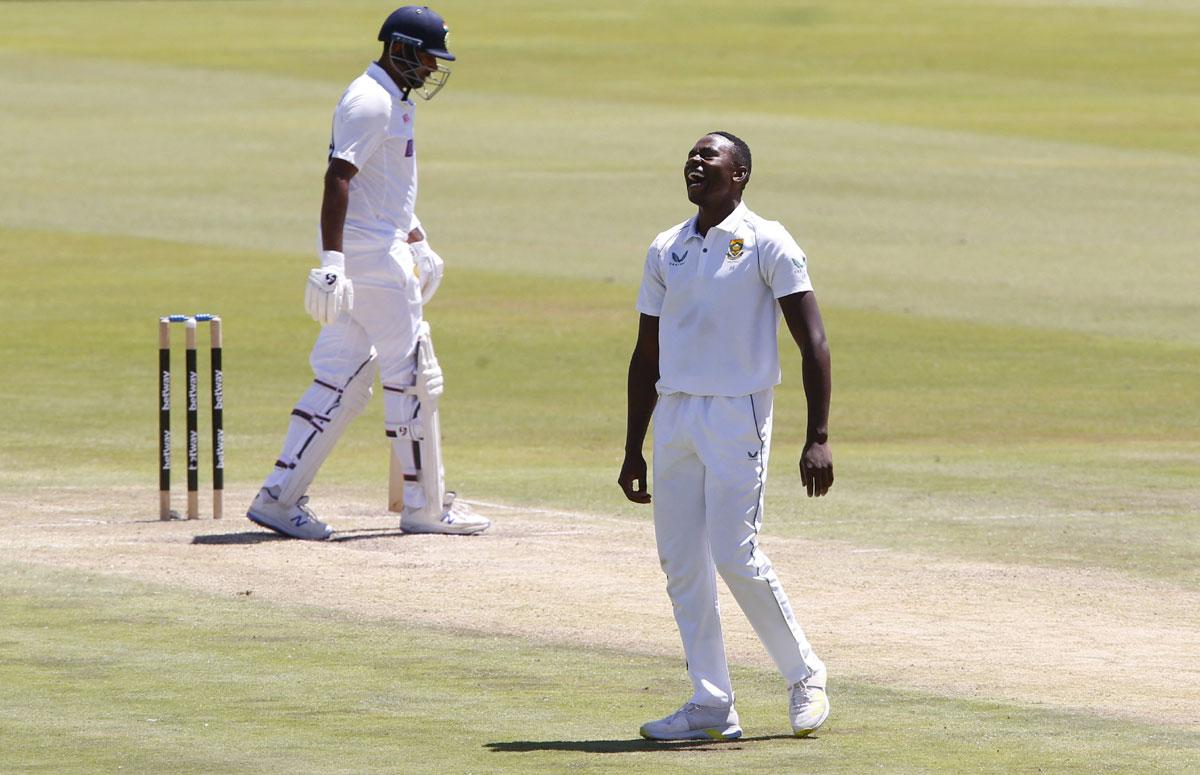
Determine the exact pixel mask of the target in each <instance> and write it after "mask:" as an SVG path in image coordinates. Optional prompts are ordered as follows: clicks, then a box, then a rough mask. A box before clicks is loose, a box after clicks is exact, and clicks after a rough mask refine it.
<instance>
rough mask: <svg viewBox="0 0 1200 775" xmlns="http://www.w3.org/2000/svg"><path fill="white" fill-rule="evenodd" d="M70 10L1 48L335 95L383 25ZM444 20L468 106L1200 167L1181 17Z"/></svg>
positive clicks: (970, 13) (745, 14) (925, 6)
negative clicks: (948, 133) (509, 103)
mask: <svg viewBox="0 0 1200 775" xmlns="http://www.w3.org/2000/svg"><path fill="white" fill-rule="evenodd" d="M63 8H65V9H69V13H70V14H71V18H72V19H73V20H75V22H76V23H77V24H79V25H81V26H82V25H86V27H87V29H88V30H89V35H88V36H87V37H86V38H84V39H79V38H78V36H75V35H73V33H72V32H71V30H70V29H69V28H68V27H67V26H64V25H61V24H60V25H55V24H50V23H47V21H48V20H47V10H46V8H45V7H44V6H41V4H38V3H29V2H25V3H6V4H5V12H6V19H5V21H6V25H5V27H6V29H5V30H4V31H3V32H2V33H0V47H3V48H7V49H9V50H13V51H17V52H21V53H35V52H36V53H52V54H55V55H61V53H62V52H68V51H69V52H72V53H73V54H75V55H77V56H80V57H82V58H84V59H86V60H88V61H96V60H99V59H105V60H116V61H123V62H131V63H138V64H146V65H150V66H163V65H176V64H182V65H185V66H188V67H192V68H197V69H215V70H233V71H240V72H255V73H269V74H272V75H283V76H301V77H305V78H309V79H315V80H330V79H333V80H339V79H334V78H333V75H332V74H333V73H338V72H348V71H352V70H353V69H354V68H357V67H359V58H357V57H355V55H354V54H353V53H352V52H354V51H355V50H360V49H361V50H368V49H369V48H371V47H370V46H368V45H367V44H368V43H370V39H369V38H368V39H364V36H363V34H362V31H363V30H372V29H375V28H376V27H377V26H378V24H379V21H380V19H379V17H380V12H379V6H378V4H377V3H374V2H372V1H371V0H357V1H356V2H342V3H339V4H338V12H337V13H336V14H329V13H328V12H327V10H326V8H325V7H324V6H323V4H321V3H318V2H299V3H297V2H290V3H281V2H256V3H232V4H230V3H224V4H220V5H218V6H216V10H214V7H213V6H212V4H209V3H171V4H169V5H163V4H144V3H115V2H111V3H104V4H103V5H98V4H94V3H90V4H89V3H59V4H56V9H63ZM439 8H440V9H441V11H442V12H443V14H444V15H445V16H446V17H447V19H448V21H449V22H450V25H451V27H452V29H453V34H454V41H455V43H454V45H455V47H456V48H455V50H456V51H458V53H459V55H460V57H461V62H460V63H459V64H458V65H457V66H456V71H455V76H454V78H455V81H454V83H455V88H456V89H459V90H462V91H465V92H467V93H480V92H482V93H491V92H494V91H496V89H497V88H501V89H503V90H504V92H505V93H508V94H516V95H529V94H532V95H557V96H570V97H581V98H583V100H584V101H596V100H604V99H618V100H621V101H624V102H628V103H630V104H631V105H632V106H636V109H637V110H645V109H646V108H648V107H649V108H650V109H654V108H657V107H659V106H662V105H673V106H688V107H689V108H691V109H692V110H697V109H703V110H709V111H712V112H714V113H715V112H717V111H722V112H724V113H726V114H729V113H731V112H737V111H746V110H755V111H767V112H771V113H775V114H779V115H796V114H804V115H819V116H823V117H834V118H852V119H856V120H865V121H873V122H884V123H891V124H902V125H916V126H926V127H939V128H941V127H952V128H956V129H963V130H967V131H980V132H986V133H992V134H1012V135H1020V136H1031V137H1041V138H1053V139H1060V140H1067V141H1071V142H1075V141H1082V142H1088V143H1101V144H1107V145H1113V146H1121V147H1154V148H1164V149H1171V150H1176V151H1179V152H1183V153H1187V154H1190V155H1193V156H1194V155H1196V154H1197V153H1200V146H1198V145H1197V141H1196V137H1195V132H1193V131H1191V127H1193V126H1194V125H1195V123H1196V117H1197V115H1198V114H1200V101H1198V100H1197V98H1196V94H1195V90H1194V89H1191V88H1189V87H1190V84H1189V82H1188V80H1187V79H1188V78H1189V77H1190V76H1191V75H1193V74H1194V72H1195V67H1196V66H1197V62H1198V57H1197V53H1196V48H1195V46H1194V45H1193V43H1194V40H1195V39H1196V36H1197V33H1200V14H1196V13H1195V11H1194V9H1193V8H1191V7H1189V6H1187V5H1186V4H1184V3H1174V2H1153V3H1137V4H1110V3H1104V4H1096V3H1084V4H1080V3H1036V4H1029V3H975V2H951V3H946V2H929V0H906V1H905V2H891V3H887V4H879V3H873V2H863V1H862V0H860V1H858V2H838V3H833V2H823V3H806V4H804V5H803V6H797V5H796V4H795V3H793V2H789V0H760V2H756V3H755V4H754V5H753V7H748V8H745V9H742V11H741V12H740V13H739V14H737V16H736V17H729V16H726V15H723V11H724V10H725V7H724V6H723V5H722V4H721V3H719V2H717V1H716V0H660V1H659V2H655V3H635V2H632V1H631V0H625V1H624V2H615V3H610V4H607V5H605V6H604V7H603V8H581V7H580V6H579V5H578V4H577V3H573V2H570V0H538V1H537V2H533V0H518V1H517V2H506V3H504V4H502V5H501V4H495V3H489V2H486V0H447V1H446V2H445V3H443V4H442V5H440V6H439ZM60 12H62V13H66V12H67V11H60ZM132 18H136V20H137V24H136V26H134V25H131V24H130V23H129V22H130V20H131V19H132ZM715 18H719V19H720V20H721V23H719V24H715V23H712V20H713V19H715ZM714 51H719V52H720V56H713V55H712V53H713V52H714ZM655 52H669V54H666V55H658V56H656V55H655ZM369 53H374V52H369ZM709 95H722V97H720V98H719V100H714V102H717V101H719V104H707V105H700V106H697V104H696V103H697V102H700V101H707V100H710V99H712V98H711V97H709Z"/></svg>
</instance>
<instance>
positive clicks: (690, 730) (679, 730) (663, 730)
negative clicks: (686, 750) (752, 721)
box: [638, 702, 742, 740]
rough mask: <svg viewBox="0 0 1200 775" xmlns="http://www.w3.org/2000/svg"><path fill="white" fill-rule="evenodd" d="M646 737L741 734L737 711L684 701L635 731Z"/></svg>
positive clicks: (723, 737)
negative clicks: (667, 713) (680, 705)
mask: <svg viewBox="0 0 1200 775" xmlns="http://www.w3.org/2000/svg"><path fill="white" fill-rule="evenodd" d="M638 732H640V733H641V735H642V737H644V738H646V739H647V740H736V739H737V738H739V737H741V736H742V727H741V725H740V724H738V714H737V711H736V710H734V709H733V706H732V705H730V706H729V707H728V708H713V707H709V706H707V705H697V704H696V703H694V702H689V703H686V704H685V705H684V706H683V707H682V708H680V709H679V710H677V711H675V712H674V713H672V714H671V715H670V716H667V717H666V718H660V719H659V720H658V721H648V722H646V723H645V724H642V728H641V729H639V730H638Z"/></svg>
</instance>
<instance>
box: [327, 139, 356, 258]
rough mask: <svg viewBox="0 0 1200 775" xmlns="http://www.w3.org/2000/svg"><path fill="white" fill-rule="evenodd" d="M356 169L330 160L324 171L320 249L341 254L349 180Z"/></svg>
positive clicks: (349, 164) (348, 196)
mask: <svg viewBox="0 0 1200 775" xmlns="http://www.w3.org/2000/svg"><path fill="white" fill-rule="evenodd" d="M356 174H358V168H357V167H355V166H354V165H353V164H351V163H350V162H348V161H346V160H345V159H330V160H329V167H328V168H326V170H325V194H324V196H322V198H321V249H322V250H336V251H337V252H339V253H341V252H342V232H343V231H344V230H345V228H346V209H347V208H348V207H349V206H350V178H352V177H354V176H355V175H356Z"/></svg>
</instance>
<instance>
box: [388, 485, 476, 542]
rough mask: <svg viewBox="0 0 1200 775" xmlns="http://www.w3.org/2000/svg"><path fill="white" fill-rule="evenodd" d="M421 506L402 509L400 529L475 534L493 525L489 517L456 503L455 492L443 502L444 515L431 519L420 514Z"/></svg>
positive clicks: (449, 493) (416, 531)
mask: <svg viewBox="0 0 1200 775" xmlns="http://www.w3.org/2000/svg"><path fill="white" fill-rule="evenodd" d="M420 511H421V507H416V506H413V507H410V506H405V507H404V508H403V509H401V511H400V530H401V531H402V532H405V533H444V534H447V535H475V534H476V533H482V532H483V531H485V530H487V529H488V528H489V527H491V526H492V521H491V520H490V519H488V518H487V517H483V516H480V515H479V514H476V513H475V512H474V511H473V510H472V509H471V507H470V506H468V505H466V504H465V503H455V502H454V493H452V492H448V493H446V500H445V501H444V502H443V504H442V516H441V517H439V518H438V519H429V518H428V517H426V516H423V515H421V514H420Z"/></svg>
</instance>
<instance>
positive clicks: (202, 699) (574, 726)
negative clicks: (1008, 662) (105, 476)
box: [0, 566, 1200, 773]
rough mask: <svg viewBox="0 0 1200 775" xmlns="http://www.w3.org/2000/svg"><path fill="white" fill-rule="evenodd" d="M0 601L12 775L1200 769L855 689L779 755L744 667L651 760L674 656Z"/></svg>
mask: <svg viewBox="0 0 1200 775" xmlns="http://www.w3.org/2000/svg"><path fill="white" fill-rule="evenodd" d="M0 593H2V594H0V616H2V617H3V621H5V622H7V623H8V626H7V627H6V628H5V633H4V635H3V640H2V643H3V646H4V650H5V663H6V665H7V667H5V668H4V673H3V675H4V677H5V679H6V680H5V685H6V687H7V690H6V692H5V694H4V697H3V698H0V732H2V733H3V735H4V738H5V739H6V741H7V743H6V746H5V753H4V757H5V761H6V762H8V763H10V764H12V763H21V764H23V765H25V766H27V767H28V769H29V770H30V771H52V772H63V771H68V770H79V771H103V772H112V771H116V770H118V769H121V770H123V771H126V772H129V771H132V772H166V771H170V772H282V771H293V772H294V771H297V770H298V771H302V772H547V771H550V772H570V771H579V770H582V771H589V772H590V771H596V772H640V773H659V772H661V773H671V772H679V771H680V770H681V769H682V768H686V769H688V770H689V771H697V772H741V771H746V770H750V769H754V770H756V771H769V772H814V771H816V772H835V771H836V772H865V771H868V770H879V769H882V770H885V771H907V772H928V771H939V770H941V771H956V772H996V773H1005V772H1029V771H1038V770H1039V769H1040V771H1043V772H1080V773H1085V772H1097V771H1100V770H1109V771H1126V772H1130V771H1138V770H1146V769H1159V770H1161V771H1163V772H1183V771H1185V770H1186V769H1187V766H1188V763H1189V762H1194V761H1195V757H1196V756H1197V755H1200V746H1198V744H1197V740H1196V737H1195V736H1194V735H1188V734H1186V733H1182V732H1179V731H1171V730H1164V729H1158V728H1155V727H1153V726H1150V725H1146V724H1131V723H1127V722H1118V721H1111V720H1110V721H1102V720H1098V719H1094V718H1089V717H1087V716H1081V715H1071V714H1066V713H1053V712H1048V711H1045V710H1031V709H1029V708H1022V707H1017V706H1012V705H1004V704H1001V703H995V702H988V701H986V700H950V699H946V698H943V697H936V696H928V695H922V694H918V693H914V692H897V691H889V690H886V689H880V688H876V687H871V686H865V685H860V684H854V683H842V684H840V685H839V688H838V692H837V695H836V703H837V705H836V711H837V714H838V718H837V719H835V720H834V721H832V722H831V723H830V726H829V728H828V729H827V730H823V731H821V732H820V733H819V737H814V738H812V739H810V740H804V741H798V740H796V739H795V738H793V737H792V736H791V735H790V734H789V732H790V730H789V729H788V727H787V720H786V716H785V715H784V713H783V707H784V704H785V702H786V697H785V695H784V694H783V692H782V691H781V689H780V687H779V685H778V684H779V681H778V678H777V676H775V675H774V674H767V673H765V672H763V671H752V670H748V669H742V670H737V671H735V675H734V677H735V680H736V681H737V683H738V685H739V687H741V691H742V696H741V700H740V703H739V712H740V716H741V720H742V724H743V726H745V727H746V728H747V736H746V737H744V738H743V739H742V740H741V741H739V742H738V743H734V744H714V743H679V744H667V745H660V744H656V743H650V742H648V741H645V740H642V739H641V738H640V737H638V736H637V725H638V724H639V723H640V722H641V721H642V720H646V719H649V718H651V717H654V716H657V715H659V714H660V713H662V712H666V710H667V709H669V708H671V707H673V706H674V705H675V704H676V703H677V702H678V696H677V695H678V692H679V681H678V676H677V675H676V674H675V673H676V671H677V670H678V665H677V663H676V661H675V660H666V659H650V658H645V657H631V656H630V655H628V654H623V653H614V652H609V651H601V650H595V649H589V650H582V651H581V650H568V649H561V648H553V647H549V646H545V645H539V644H537V643H530V642H527V641H523V640H519V639H514V638H501V637H491V636H487V635H486V634H481V633H477V632H452V631H439V630H433V631H430V630H420V629H413V628H408V627H405V625H404V624H403V622H395V623H389V624H366V623H363V622H359V621H354V620H350V619H347V618H346V617H339V616H336V615H331V614H329V613H328V612H325V611H322V610H314V609H303V608H299V609H296V608H291V609H280V608H274V607H270V606H266V605H262V604H259V603H258V602H257V601H255V600H254V599H253V596H249V597H247V596H238V597H236V598H234V599H230V598H218V597H213V596H205V595H190V596H184V595H181V594H178V593H174V592H164V591H163V590H162V589H161V588H158V587H151V586H146V585H136V584H132V583H129V582H118V581H114V580H111V579H103V578H97V577H94V576H92V577H89V576H82V575H78V574H61V573H60V574H54V575H50V574H44V573H40V572H33V571H29V570H24V569H17V570H14V569H13V568H12V567H11V566H6V567H4V568H3V569H0ZM98 596H101V597H103V598H104V599H105V601H106V603H105V605H104V607H103V608H102V609H98V608H97V607H96V606H95V604H94V601H95V600H96V599H97V597H98ZM95 644H103V648H102V650H100V649H97V647H96V645H95ZM98 652H99V653H98ZM615 675H620V676H622V680H621V681H620V682H617V683H614V682H609V681H607V680H605V679H606V677H608V676H615ZM64 703H69V708H70V710H69V712H67V711H65V707H64Z"/></svg>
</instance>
